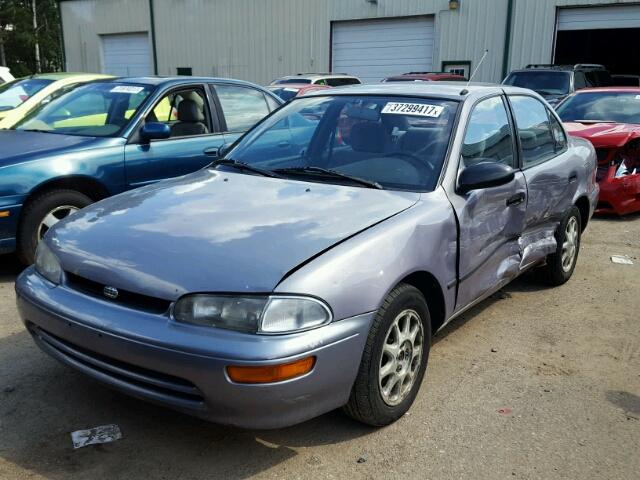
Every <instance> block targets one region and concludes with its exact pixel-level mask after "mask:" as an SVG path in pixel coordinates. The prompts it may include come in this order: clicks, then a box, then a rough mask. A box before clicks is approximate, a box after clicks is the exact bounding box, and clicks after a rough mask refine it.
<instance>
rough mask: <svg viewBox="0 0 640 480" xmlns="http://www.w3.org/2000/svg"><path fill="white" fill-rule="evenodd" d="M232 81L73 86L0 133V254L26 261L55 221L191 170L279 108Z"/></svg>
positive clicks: (271, 98) (255, 89) (272, 99)
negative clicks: (127, 191) (94, 204)
mask: <svg viewBox="0 0 640 480" xmlns="http://www.w3.org/2000/svg"><path fill="white" fill-rule="evenodd" d="M281 103H282V100H280V99H279V98H278V97H276V96H275V95H273V94H272V93H270V92H269V91H267V90H265V89H263V88H261V87H259V86H257V85H253V84H251V83H247V82H242V81H239V80H230V79H219V78H198V77H175V78H159V77H145V78H119V79H109V80H101V81H95V82H91V83H88V84H86V85H83V86H80V87H77V88H75V89H73V90H72V91H70V92H68V93H66V94H64V95H62V96H61V97H59V98H57V99H55V100H53V101H51V102H49V103H46V104H44V105H41V106H40V107H39V108H38V109H36V110H34V111H32V112H30V113H29V114H28V115H27V116H25V118H24V119H22V120H21V121H20V122H18V123H17V124H16V125H15V126H13V127H12V129H10V130H3V131H0V145H1V146H2V148H1V149H0V253H7V252H13V251H17V253H18V255H19V257H20V259H21V260H22V261H23V262H25V263H32V262H33V259H34V254H35V249H36V246H37V244H38V242H39V241H40V239H41V238H42V237H43V236H44V234H45V233H46V232H47V231H48V230H49V229H50V228H51V227H52V226H53V225H54V224H56V223H57V222H58V221H60V220H62V219H63V218H65V217H67V216H68V215H70V214H72V213H74V212H75V211H77V210H79V209H81V208H83V207H85V206H87V205H89V204H90V203H93V202H95V201H97V200H100V199H103V198H105V197H108V196H111V195H115V194H117V193H120V192H123V191H126V190H129V189H132V188H136V187H139V186H142V185H147V184H150V183H153V182H156V181H158V180H162V179H165V178H170V177H176V176H180V175H184V174H187V173H190V172H193V171H195V170H198V169H200V168H202V167H204V166H205V165H208V164H209V163H211V162H212V161H214V160H216V159H217V158H218V156H219V153H220V150H221V147H223V146H225V145H226V144H231V143H233V142H234V141H235V140H236V139H238V137H239V136H240V135H241V134H243V133H244V132H245V131H247V130H248V129H249V128H250V127H252V126H253V125H254V124H255V123H257V122H259V121H260V120H261V119H262V118H264V117H265V116H266V115H268V114H269V113H270V112H271V111H273V110H275V109H276V108H278V107H279V106H280V104H281Z"/></svg>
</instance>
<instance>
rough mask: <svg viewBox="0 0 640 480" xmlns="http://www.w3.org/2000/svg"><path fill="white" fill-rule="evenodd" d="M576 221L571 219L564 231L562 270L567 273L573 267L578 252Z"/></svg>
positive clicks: (574, 218) (573, 218)
mask: <svg viewBox="0 0 640 480" xmlns="http://www.w3.org/2000/svg"><path fill="white" fill-rule="evenodd" d="M578 238H579V233H578V220H577V219H576V217H571V218H570V219H569V221H568V222H567V226H566V228H565V231H564V242H563V243H562V270H564V271H565V272H568V271H569V270H571V267H573V262H575V259H576V253H577V251H578Z"/></svg>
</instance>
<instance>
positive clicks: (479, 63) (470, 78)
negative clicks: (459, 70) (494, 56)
mask: <svg viewBox="0 0 640 480" xmlns="http://www.w3.org/2000/svg"><path fill="white" fill-rule="evenodd" d="M488 54H489V49H488V48H487V49H485V51H484V55H482V58H481V59H480V61H479V62H478V65H476V68H475V70H474V71H473V73H472V74H471V76H470V77H469V81H468V82H467V84H466V85H465V87H468V86H469V84H470V83H471V82H472V81H473V77H475V76H476V73H478V69H479V68H480V66H481V65H482V62H484V59H485V58H487V55H488ZM467 93H469V90H467V89H466V88H465V89H464V90H462V92H460V95H466V94H467Z"/></svg>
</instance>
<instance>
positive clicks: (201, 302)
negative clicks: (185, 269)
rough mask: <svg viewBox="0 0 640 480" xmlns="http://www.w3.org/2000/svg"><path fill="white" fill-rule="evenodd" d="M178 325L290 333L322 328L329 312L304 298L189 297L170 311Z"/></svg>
mask: <svg viewBox="0 0 640 480" xmlns="http://www.w3.org/2000/svg"><path fill="white" fill-rule="evenodd" d="M173 318H174V319H175V320H176V321H178V322H183V323H191V324H194V325H203V326H207V327H218V328H225V329H229V330H238V331H242V332H251V333H264V334H276V333H291V332H297V331H300V330H308V329H310V328H315V327H319V326H321V325H325V324H327V323H329V322H330V321H331V312H330V311H329V308H328V307H327V306H326V305H325V304H324V303H322V302H321V301H319V300H316V299H313V298H305V297H285V296H283V297H279V296H271V297H242V296H230V295H189V296H186V297H183V298H181V299H180V300H178V301H177V302H176V304H175V307H174V309H173Z"/></svg>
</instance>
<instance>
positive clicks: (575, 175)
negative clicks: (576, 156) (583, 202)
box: [569, 173, 578, 183]
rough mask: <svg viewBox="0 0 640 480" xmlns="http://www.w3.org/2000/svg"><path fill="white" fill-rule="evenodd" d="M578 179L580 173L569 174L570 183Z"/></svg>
mask: <svg viewBox="0 0 640 480" xmlns="http://www.w3.org/2000/svg"><path fill="white" fill-rule="evenodd" d="M577 179H578V174H577V173H572V174H571V175H569V183H573V182H575V181H576V180H577Z"/></svg>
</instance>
